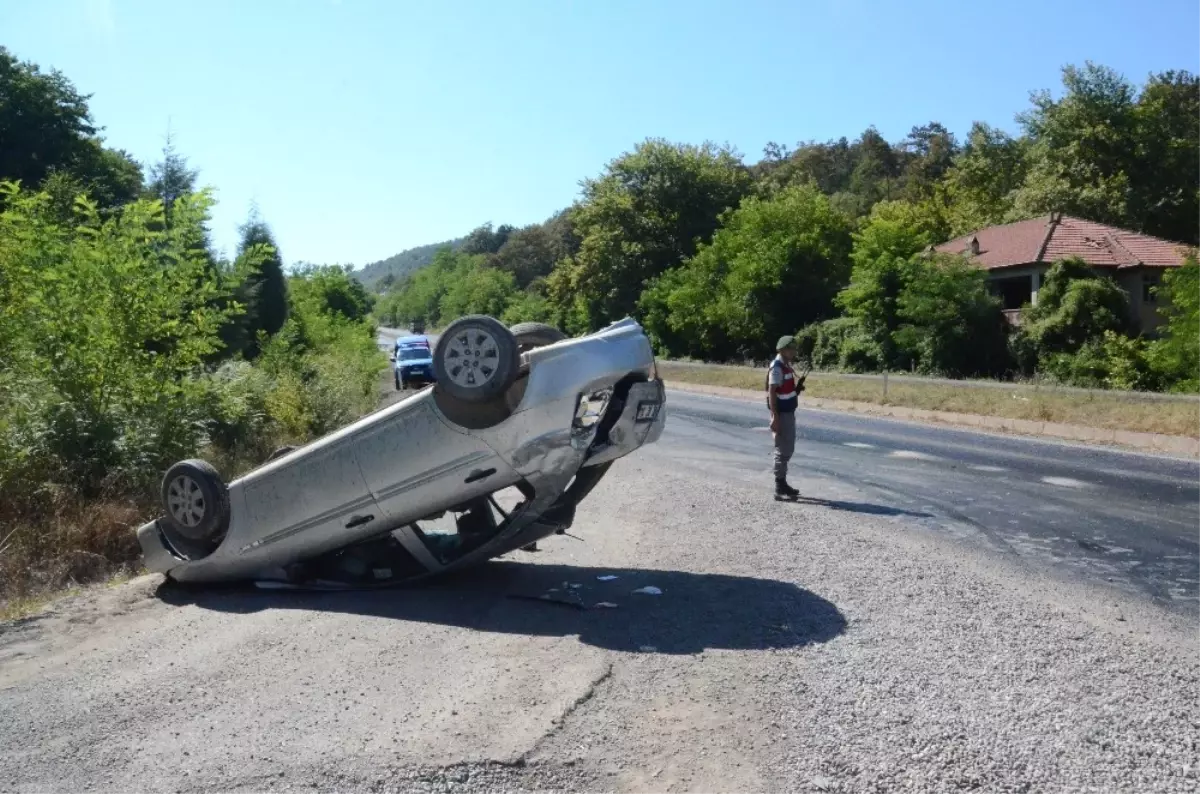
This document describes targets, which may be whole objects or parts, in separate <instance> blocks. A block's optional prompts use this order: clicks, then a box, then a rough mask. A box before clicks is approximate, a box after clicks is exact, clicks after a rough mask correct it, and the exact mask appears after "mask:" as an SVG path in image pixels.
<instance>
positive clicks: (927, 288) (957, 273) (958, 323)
mask: <svg viewBox="0 0 1200 794" xmlns="http://www.w3.org/2000/svg"><path fill="white" fill-rule="evenodd" d="M911 267H912V270H911V278H910V279H909V281H908V283H907V284H906V285H905V286H904V288H903V289H902V290H901V292H900V295H899V298H898V299H897V301H896V314H897V318H898V319H899V321H900V327H899V329H898V330H897V332H896V335H895V338H896V343H897V345H898V347H899V348H900V350H901V351H902V352H903V353H904V355H905V357H907V358H908V359H910V360H911V361H912V362H913V363H914V365H915V367H916V369H917V370H918V371H921V372H924V373H928V374H937V375H943V376H948V377H970V376H977V375H1000V374H1003V373H1004V372H1005V371H1006V370H1007V368H1008V348H1007V344H1006V341H1007V340H1006V333H1005V321H1004V315H1003V314H1002V313H1001V311H1000V309H1001V303H1000V301H999V300H998V299H997V298H996V297H995V296H993V295H992V294H991V292H990V291H989V289H988V287H987V273H985V272H984V271H983V270H980V269H979V268H977V267H975V266H973V265H972V264H971V263H970V262H968V261H966V260H965V259H963V258H962V257H959V256H944V255H939V256H933V257H917V258H915V259H914V260H913V261H912V263H911Z"/></svg>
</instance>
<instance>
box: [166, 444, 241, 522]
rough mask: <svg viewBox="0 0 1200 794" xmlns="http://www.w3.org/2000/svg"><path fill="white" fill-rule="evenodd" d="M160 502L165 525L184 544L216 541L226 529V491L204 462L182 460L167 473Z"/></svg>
mask: <svg viewBox="0 0 1200 794" xmlns="http://www.w3.org/2000/svg"><path fill="white" fill-rule="evenodd" d="M162 502H163V507H164V508H165V509H166V521H167V524H168V525H169V526H170V527H171V529H173V530H175V531H176V532H178V533H179V534H180V535H182V536H183V537H185V538H187V539H188V540H197V541H212V540H216V539H217V538H218V537H219V536H220V535H222V534H224V532H225V530H226V529H228V528H229V491H228V489H227V488H226V487H225V483H224V482H223V481H222V480H221V475H220V474H218V473H217V470H216V469H214V468H213V467H212V466H211V465H209V464H208V463H206V462H205V461H202V460H184V461H180V462H179V463H176V464H175V465H174V466H172V467H171V468H169V469H167V473H166V475H165V476H164V477H163V481H162Z"/></svg>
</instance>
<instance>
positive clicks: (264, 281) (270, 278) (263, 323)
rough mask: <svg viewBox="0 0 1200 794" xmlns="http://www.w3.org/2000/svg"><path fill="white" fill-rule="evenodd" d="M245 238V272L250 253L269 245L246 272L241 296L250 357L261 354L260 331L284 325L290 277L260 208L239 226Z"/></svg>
mask: <svg viewBox="0 0 1200 794" xmlns="http://www.w3.org/2000/svg"><path fill="white" fill-rule="evenodd" d="M240 231H241V234H242V239H241V241H240V242H239V243H238V268H239V272H242V262H244V261H245V260H246V259H247V254H248V253H249V252H250V251H252V250H253V249H255V248H256V247H259V246H262V247H266V248H269V249H270V251H269V254H268V255H267V256H266V257H264V258H262V259H261V260H260V264H257V265H256V266H254V267H251V268H246V269H245V271H244V272H243V280H242V285H241V289H240V290H239V299H240V300H241V301H242V302H243V303H244V304H245V306H246V314H245V316H244V318H243V327H244V328H245V333H246V337H245V354H246V357H247V358H254V357H255V356H257V355H258V352H259V350H258V332H259V331H262V332H263V333H265V334H266V335H267V336H274V335H275V334H277V333H278V332H279V329H280V328H282V327H283V324H284V323H285V322H286V321H287V318H288V287H287V278H286V277H285V276H284V273H283V257H282V256H280V253H279V246H278V245H277V244H276V243H275V237H274V235H272V234H271V228H270V227H269V226H268V225H267V224H266V222H265V221H263V220H262V218H261V217H260V216H259V214H258V208H257V207H252V208H251V210H250V217H249V218H247V219H246V222H245V223H244V224H242V226H241V228H240Z"/></svg>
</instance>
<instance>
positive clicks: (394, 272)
mask: <svg viewBox="0 0 1200 794" xmlns="http://www.w3.org/2000/svg"><path fill="white" fill-rule="evenodd" d="M466 239H467V238H465V237H459V238H458V239H456V240H446V241H445V242H441V243H430V244H429V245H419V246H417V247H416V248H409V249H407V250H405V251H401V252H400V253H398V254H394V255H392V256H389V257H388V258H387V259H381V260H379V261H378V262H372V263H371V264H369V265H365V266H364V267H362V268H360V269H358V270H356V271H354V274H353V275H354V278H356V279H357V280H358V281H360V282H362V283H363V284H364V285H366V286H367V287H370V288H372V289H376V290H379V291H384V292H386V291H387V290H388V289H390V288H391V287H392V285H393V284H395V283H396V282H397V281H398V280H402V279H403V278H404V277H405V276H408V275H409V274H410V273H414V272H416V271H418V270H420V269H421V268H423V267H425V266H426V265H428V264H429V263H430V262H432V261H433V256H434V254H436V253H437V252H438V251H440V250H441V249H443V248H449V249H450V250H451V251H457V250H458V249H459V248H461V247H462V244H463V243H464V242H465V241H466Z"/></svg>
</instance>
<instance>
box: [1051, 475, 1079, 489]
mask: <svg viewBox="0 0 1200 794" xmlns="http://www.w3.org/2000/svg"><path fill="white" fill-rule="evenodd" d="M1042 482H1044V483H1046V484H1047V485H1058V486H1060V487H1063V488H1086V487H1087V486H1088V484H1087V483H1086V482H1084V481H1083V480H1076V479H1074V478H1072V477H1043V478H1042Z"/></svg>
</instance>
